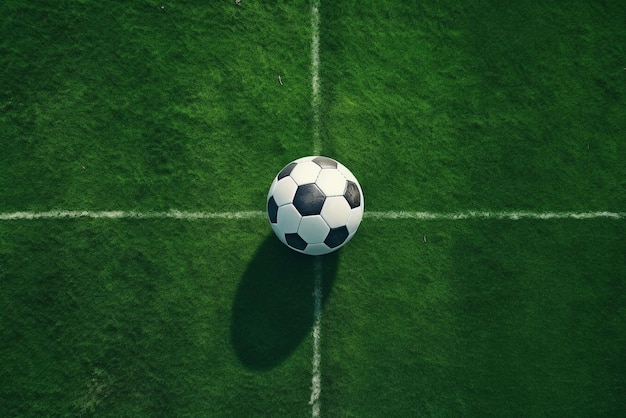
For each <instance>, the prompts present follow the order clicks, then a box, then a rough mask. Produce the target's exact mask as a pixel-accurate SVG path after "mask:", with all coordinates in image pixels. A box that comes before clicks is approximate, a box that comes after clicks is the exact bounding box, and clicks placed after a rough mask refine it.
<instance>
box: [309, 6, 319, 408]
mask: <svg viewBox="0 0 626 418" xmlns="http://www.w3.org/2000/svg"><path fill="white" fill-rule="evenodd" d="M319 7H320V0H312V4H311V108H312V109H313V155H320V153H321V152H322V141H321V138H320V103H321V101H322V96H321V93H320V77H319V68H320V11H319ZM314 285H315V288H314V290H313V301H314V308H313V360H312V361H311V362H312V368H313V370H312V371H311V399H310V400H309V405H311V416H312V417H313V418H319V416H320V409H321V408H320V394H321V392H322V372H321V367H320V366H321V360H322V358H321V352H320V338H321V322H322V258H321V257H317V258H316V259H315V284H314Z"/></svg>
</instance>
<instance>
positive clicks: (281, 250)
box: [231, 235, 339, 370]
mask: <svg viewBox="0 0 626 418" xmlns="http://www.w3.org/2000/svg"><path fill="white" fill-rule="evenodd" d="M338 260H339V256H338V253H337V252H335V253H332V254H329V255H326V256H322V294H323V295H324V298H323V299H322V303H323V302H324V301H325V300H326V299H328V295H329V293H330V291H331V289H332V285H333V282H334V281H335V274H336V270H337V262H338ZM315 262H316V257H311V256H307V255H303V254H299V253H296V252H295V251H292V250H290V249H289V248H287V247H286V246H285V245H283V244H282V243H281V242H280V241H279V240H278V239H277V238H276V237H275V236H274V235H271V236H269V237H268V238H266V239H265V241H264V242H263V244H262V245H261V247H260V248H259V249H258V251H257V252H256V254H255V256H254V259H253V260H252V261H251V262H250V264H249V265H248V268H247V269H246V272H245V273H244V275H243V277H242V279H241V282H240V283H239V288H238V289H237V294H236V296H235V301H234V303H233V309H232V319H231V342H232V345H233V347H234V349H235V352H236V353H237V356H238V357H239V359H240V361H241V363H242V364H243V365H244V366H245V367H247V368H249V369H257V370H262V369H270V368H272V367H275V366H277V365H279V364H280V363H282V362H283V361H284V360H285V359H286V358H287V357H289V356H290V355H291V353H293V351H294V350H295V349H296V348H297V347H298V346H299V345H300V343H301V342H302V340H303V339H304V338H305V337H306V336H307V335H308V334H309V333H310V332H311V328H312V326H313V305H314V297H313V290H314V285H315V283H314V282H315Z"/></svg>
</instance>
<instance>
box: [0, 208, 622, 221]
mask: <svg viewBox="0 0 626 418" xmlns="http://www.w3.org/2000/svg"><path fill="white" fill-rule="evenodd" d="M266 217H267V214H266V213H265V212H264V211H260V210H258V211H257V210H250V211H240V212H187V211H181V210H170V211H167V212H136V211H123V210H114V211H86V210H50V211H46V212H7V213H0V221H21V220H35V219H80V218H91V219H189V220H193V219H264V218H266ZM364 217H365V218H366V219H373V220H376V219H385V220H395V219H417V220H423V221H429V220H432V221H439V220H442V221H454V220H464V219H484V220H489V219H495V220H498V219H502V220H512V221H517V220H522V219H536V220H550V219H581V220H585V219H614V220H621V219H626V212H527V211H512V212H488V211H483V212H480V211H468V212H410V211H387V212H376V211H369V212H368V211H366V212H365V214H364Z"/></svg>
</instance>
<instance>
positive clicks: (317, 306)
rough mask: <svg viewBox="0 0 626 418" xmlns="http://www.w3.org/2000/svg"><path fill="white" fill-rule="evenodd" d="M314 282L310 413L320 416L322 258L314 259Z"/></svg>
mask: <svg viewBox="0 0 626 418" xmlns="http://www.w3.org/2000/svg"><path fill="white" fill-rule="evenodd" d="M314 268H315V271H314V274H315V283H314V290H313V303H314V305H313V360H312V361H311V363H312V366H313V372H312V377H311V399H310V400H309V405H311V415H312V416H313V417H319V416H320V394H321V393H322V373H321V368H320V366H321V363H322V355H321V352H320V340H321V321H322V259H321V257H316V259H315V267H314Z"/></svg>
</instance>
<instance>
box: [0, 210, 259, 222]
mask: <svg viewBox="0 0 626 418" xmlns="http://www.w3.org/2000/svg"><path fill="white" fill-rule="evenodd" d="M265 217H267V215H266V213H265V212H263V211H242V212H186V211H180V210H170V211H168V212H135V211H123V210H115V211H80V210H51V211H47V212H12V213H0V220H1V221H19V220H34V219H78V218H91V219H255V218H265Z"/></svg>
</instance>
